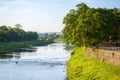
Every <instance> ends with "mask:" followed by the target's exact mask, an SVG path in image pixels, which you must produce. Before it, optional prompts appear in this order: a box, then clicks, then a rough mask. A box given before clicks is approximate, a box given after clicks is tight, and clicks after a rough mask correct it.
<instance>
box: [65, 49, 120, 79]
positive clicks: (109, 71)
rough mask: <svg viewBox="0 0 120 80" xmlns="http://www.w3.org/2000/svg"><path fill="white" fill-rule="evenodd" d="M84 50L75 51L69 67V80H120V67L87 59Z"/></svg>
mask: <svg viewBox="0 0 120 80" xmlns="http://www.w3.org/2000/svg"><path fill="white" fill-rule="evenodd" d="M84 50H85V47H81V48H76V49H74V50H73V52H72V56H71V58H70V60H69V61H68V67H67V73H68V78H69V80H120V68H119V67H116V66H113V65H110V64H107V63H104V62H102V61H99V60H97V59H94V58H90V57H87V56H86V55H85V54H84Z"/></svg>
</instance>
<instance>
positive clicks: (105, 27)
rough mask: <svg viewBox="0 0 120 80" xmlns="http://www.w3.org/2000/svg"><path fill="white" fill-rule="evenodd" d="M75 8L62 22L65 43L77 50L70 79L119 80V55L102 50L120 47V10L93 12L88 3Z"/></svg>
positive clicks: (102, 9) (71, 66)
mask: <svg viewBox="0 0 120 80" xmlns="http://www.w3.org/2000/svg"><path fill="white" fill-rule="evenodd" d="M76 7H77V9H71V10H70V11H69V13H67V15H66V16H65V17H64V19H63V23H64V24H65V27H64V29H63V30H62V32H63V38H64V41H65V42H66V43H67V44H73V45H75V46H76V48H75V49H74V50H73V52H72V53H71V58H70V60H69V61H68V66H67V73H68V79H69V80H119V79H120V67H116V66H117V65H119V64H120V63H119V61H118V58H119V57H117V55H118V54H117V53H116V52H115V53H114V52H106V53H104V51H101V49H102V48H105V47H110V48H111V47H119V46H120V9H118V8H111V9H110V8H109V9H107V8H90V7H88V6H87V5H86V4H85V3H80V4H78V5H77V6H76ZM110 48H109V49H110ZM86 49H90V50H92V51H91V52H89V50H87V51H86ZM95 51H96V52H95ZM106 51H109V50H106ZM93 52H94V53H93ZM110 53H111V54H110ZM119 53H120V52H119ZM108 63H109V64H108ZM112 64H113V65H112ZM114 64H115V65H114Z"/></svg>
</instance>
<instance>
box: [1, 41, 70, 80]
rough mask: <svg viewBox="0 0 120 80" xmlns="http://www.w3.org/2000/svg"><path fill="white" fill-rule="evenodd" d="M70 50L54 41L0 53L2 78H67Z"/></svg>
mask: <svg viewBox="0 0 120 80" xmlns="http://www.w3.org/2000/svg"><path fill="white" fill-rule="evenodd" d="M70 52H71V49H66V45H65V44H64V43H54V44H50V45H48V46H39V47H33V48H26V49H21V50H18V51H13V52H8V53H4V54H0V80H66V77H67V74H66V62H67V60H68V59H69V58H70Z"/></svg>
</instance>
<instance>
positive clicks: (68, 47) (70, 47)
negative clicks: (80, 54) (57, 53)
mask: <svg viewBox="0 0 120 80" xmlns="http://www.w3.org/2000/svg"><path fill="white" fill-rule="evenodd" d="M74 48H75V46H74V45H66V47H65V48H64V49H66V50H68V51H70V50H72V49H74Z"/></svg>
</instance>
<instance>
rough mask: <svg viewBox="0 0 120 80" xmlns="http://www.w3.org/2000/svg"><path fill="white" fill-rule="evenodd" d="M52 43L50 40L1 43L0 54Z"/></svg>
mask: <svg viewBox="0 0 120 80" xmlns="http://www.w3.org/2000/svg"><path fill="white" fill-rule="evenodd" d="M50 43H54V41H52V40H34V41H19V42H1V43H0V53H4V52H8V51H13V50H17V49H19V48H30V47H33V46H43V45H47V44H50Z"/></svg>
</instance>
